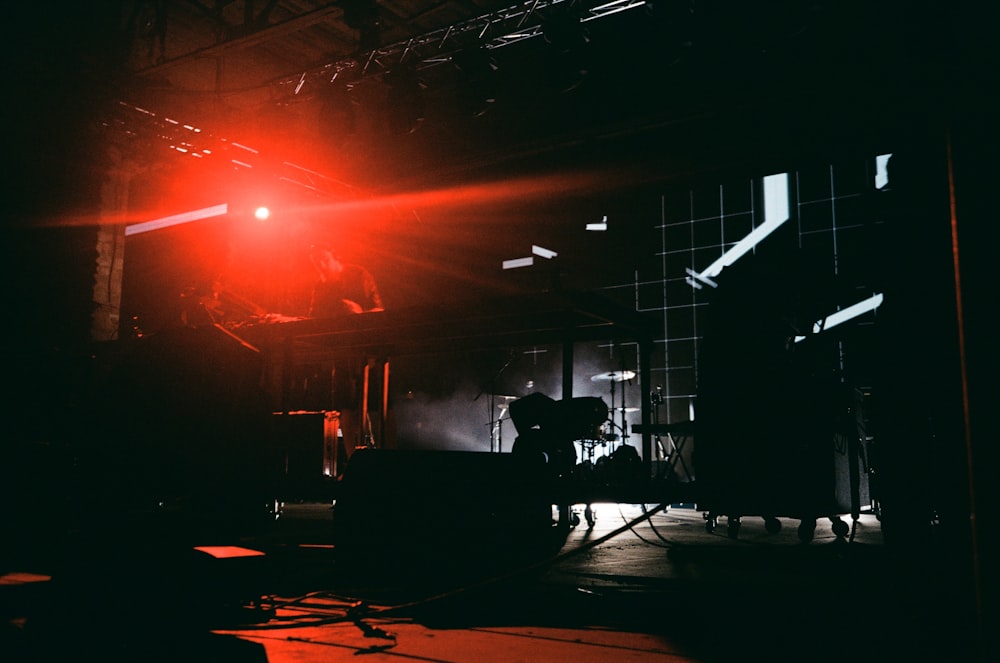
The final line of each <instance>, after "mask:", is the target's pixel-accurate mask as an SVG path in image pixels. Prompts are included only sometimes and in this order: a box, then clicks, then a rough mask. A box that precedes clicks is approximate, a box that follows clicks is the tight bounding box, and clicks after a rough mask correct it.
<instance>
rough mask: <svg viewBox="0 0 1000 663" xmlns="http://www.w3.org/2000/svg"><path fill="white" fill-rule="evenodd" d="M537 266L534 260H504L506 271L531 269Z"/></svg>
mask: <svg viewBox="0 0 1000 663" xmlns="http://www.w3.org/2000/svg"><path fill="white" fill-rule="evenodd" d="M534 264H535V259H534V258H530V257H529V258H514V259H513V260H504V261H503V268H504V269H517V268H519V267H531V266H532V265H534Z"/></svg>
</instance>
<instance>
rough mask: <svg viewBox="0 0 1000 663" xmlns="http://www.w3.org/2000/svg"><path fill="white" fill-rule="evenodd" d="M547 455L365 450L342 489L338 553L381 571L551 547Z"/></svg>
mask: <svg viewBox="0 0 1000 663" xmlns="http://www.w3.org/2000/svg"><path fill="white" fill-rule="evenodd" d="M547 477H548V474H547V473H546V468H545V464H544V460H543V459H542V458H536V457H534V456H530V457H524V456H520V455H517V454H511V453H488V452H473V451H454V450H440V451H435V450H399V449H397V450H390V449H365V450H359V451H357V452H355V453H354V455H353V456H352V457H351V460H350V462H349V463H348V466H347V469H346V471H345V472H344V476H343V480H342V481H341V483H340V485H339V487H338V490H337V499H336V502H335V504H334V509H333V534H334V537H333V538H334V544H335V548H336V554H337V560H338V562H339V561H344V562H345V563H346V564H350V565H355V564H364V563H372V564H376V565H380V568H381V569H382V570H383V571H386V572H388V571H393V570H396V571H402V570H405V571H406V572H407V573H409V572H412V571H415V570H418V571H420V572H421V573H430V574H433V573H435V572H440V571H473V572H475V571H479V570H482V571H493V570H496V569H497V563H498V562H500V563H503V564H508V563H511V562H519V561H525V560H527V559H533V558H537V556H538V555H543V554H547V553H548V552H550V551H551V550H550V547H551V545H552V537H553V530H554V528H553V523H552V499H551V497H550V486H549V483H548V482H549V479H548V478H547Z"/></svg>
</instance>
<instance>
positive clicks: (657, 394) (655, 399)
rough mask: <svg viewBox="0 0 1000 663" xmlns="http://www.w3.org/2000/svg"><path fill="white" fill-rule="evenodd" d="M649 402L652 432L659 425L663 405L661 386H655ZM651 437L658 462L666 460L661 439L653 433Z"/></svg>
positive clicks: (657, 434) (665, 451) (665, 452)
mask: <svg viewBox="0 0 1000 663" xmlns="http://www.w3.org/2000/svg"><path fill="white" fill-rule="evenodd" d="M649 402H650V403H651V404H652V406H653V425H654V430H656V429H655V426H656V424H659V423H660V406H661V405H663V385H660V384H658V385H656V391H654V392H652V393H650V395H649ZM653 437H654V438H655V440H656V453H657V455H658V456H659V460H667V459H668V456H667V450H666V449H665V448H664V447H663V438H661V437H660V434H659V433H658V432H656V433H653Z"/></svg>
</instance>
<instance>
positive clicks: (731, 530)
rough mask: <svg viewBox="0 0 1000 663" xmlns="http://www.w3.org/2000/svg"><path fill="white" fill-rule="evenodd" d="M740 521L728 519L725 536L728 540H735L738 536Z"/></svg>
mask: <svg viewBox="0 0 1000 663" xmlns="http://www.w3.org/2000/svg"><path fill="white" fill-rule="evenodd" d="M740 524H741V523H740V519H739V518H730V519H729V522H728V523H727V524H726V536H728V537H729V538H730V539H736V538H739V536H740Z"/></svg>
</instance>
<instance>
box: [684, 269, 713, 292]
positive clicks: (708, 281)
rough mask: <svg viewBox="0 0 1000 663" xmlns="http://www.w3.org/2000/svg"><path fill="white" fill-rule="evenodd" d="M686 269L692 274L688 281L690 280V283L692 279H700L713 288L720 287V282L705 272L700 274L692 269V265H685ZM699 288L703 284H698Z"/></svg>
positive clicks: (689, 274)
mask: <svg viewBox="0 0 1000 663" xmlns="http://www.w3.org/2000/svg"><path fill="white" fill-rule="evenodd" d="M684 271H685V272H687V274H688V276H690V277H691V278H690V279H687V281H688V282H689V283H690V282H691V279H697V280H698V281H700V282H701V283H704V284H705V285H710V286H712V287H713V288H718V287H719V284H718V283H716V282H715V281H713V280H712V279H710V278H708V277H707V276H705V275H704V274H699V273H698V272H696V271H694V270H693V269H691V268H690V267H685V268H684ZM698 288H701V286H700V285H699V286H698Z"/></svg>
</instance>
